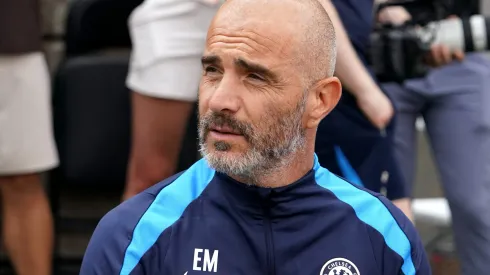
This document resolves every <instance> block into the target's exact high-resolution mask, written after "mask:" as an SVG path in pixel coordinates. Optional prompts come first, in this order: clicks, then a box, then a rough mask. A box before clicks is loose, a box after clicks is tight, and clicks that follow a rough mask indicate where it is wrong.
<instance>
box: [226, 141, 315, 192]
mask: <svg viewBox="0 0 490 275" xmlns="http://www.w3.org/2000/svg"><path fill="white" fill-rule="evenodd" d="M313 164H314V150H305V151H303V152H298V153H297V154H295V155H294V156H292V158H291V159H290V161H288V162H285V164H284V165H281V166H279V167H276V168H274V169H271V170H268V171H267V172H264V173H258V175H256V176H255V177H254V178H253V179H250V178H243V177H236V176H233V175H230V177H231V178H233V179H235V180H237V181H239V182H243V183H248V184H253V185H256V186H260V187H266V188H277V187H282V186H287V185H289V184H292V183H294V182H295V181H297V180H299V179H300V178H302V177H303V176H304V175H306V173H308V172H309V171H310V170H311V169H312V168H313Z"/></svg>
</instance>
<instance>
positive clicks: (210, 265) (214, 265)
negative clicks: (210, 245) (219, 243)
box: [202, 249, 219, 272]
mask: <svg viewBox="0 0 490 275" xmlns="http://www.w3.org/2000/svg"><path fill="white" fill-rule="evenodd" d="M218 253H219V251H218V250H213V255H212V256H210V255H209V249H205V250H204V266H203V269H202V271H208V272H217V271H218Z"/></svg>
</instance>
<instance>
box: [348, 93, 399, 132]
mask: <svg viewBox="0 0 490 275" xmlns="http://www.w3.org/2000/svg"><path fill="white" fill-rule="evenodd" d="M357 104H358V106H359V108H361V110H362V112H363V113H364V114H365V115H366V117H367V118H368V119H369V121H371V123H372V124H373V125H374V126H376V128H378V129H380V130H382V129H384V128H385V127H386V126H387V125H388V123H389V122H390V121H391V118H392V117H393V114H394V112H395V111H394V109H393V105H392V104H391V101H390V100H389V98H388V97H387V96H386V95H385V94H384V93H383V92H382V91H381V90H380V89H379V88H378V89H377V90H374V91H373V92H370V93H364V94H362V96H360V97H358V98H357Z"/></svg>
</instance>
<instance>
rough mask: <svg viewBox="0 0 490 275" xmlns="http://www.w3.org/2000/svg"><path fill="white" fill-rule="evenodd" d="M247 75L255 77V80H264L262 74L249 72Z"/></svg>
mask: <svg viewBox="0 0 490 275" xmlns="http://www.w3.org/2000/svg"><path fill="white" fill-rule="evenodd" d="M248 77H249V78H252V79H255V80H261V81H263V80H264V78H263V77H262V76H260V75H258V74H249V75H248Z"/></svg>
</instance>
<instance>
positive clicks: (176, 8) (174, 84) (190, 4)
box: [123, 0, 222, 199]
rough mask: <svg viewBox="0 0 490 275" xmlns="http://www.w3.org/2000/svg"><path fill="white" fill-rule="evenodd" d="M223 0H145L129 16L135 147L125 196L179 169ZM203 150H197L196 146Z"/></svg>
mask: <svg viewBox="0 0 490 275" xmlns="http://www.w3.org/2000/svg"><path fill="white" fill-rule="evenodd" d="M221 2H222V1H220V0H145V1H144V2H143V3H142V4H141V5H140V6H139V7H137V8H136V9H135V10H134V11H133V13H132V15H131V17H130V20H129V28H130V33H131V40H132V43H133V50H132V57H131V62H130V71H129V75H128V78H127V86H128V87H129V88H130V89H131V90H132V91H134V92H133V93H132V121H133V122H132V148H131V154H130V160H129V165H128V176H127V182H126V188H125V192H124V195H123V199H128V198H130V197H132V196H134V195H136V194H138V193H139V192H141V191H143V190H145V189H146V188H148V187H150V186H151V185H153V184H155V183H157V182H159V181H161V180H162V179H164V178H167V177H169V176H171V175H172V174H173V173H175V172H176V169H177V163H178V158H179V153H180V151H181V147H182V140H183V139H184V135H185V132H186V129H187V123H188V121H189V117H190V115H191V113H192V111H193V108H194V105H195V102H196V99H197V88H198V85H199V77H200V74H201V65H200V57H201V54H202V52H203V50H204V41H205V38H206V31H207V28H208V26H209V23H210V22H211V19H212V17H213V16H214V14H215V13H216V11H217V9H218V8H219V6H220V5H221ZM196 154H197V152H196Z"/></svg>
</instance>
